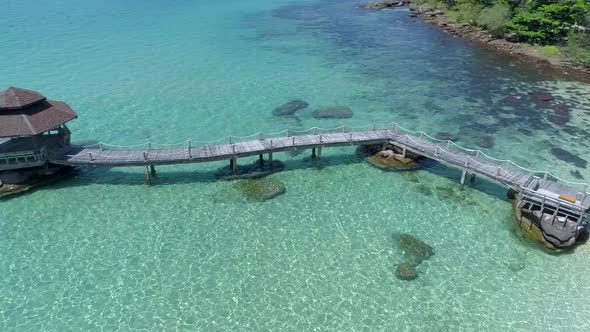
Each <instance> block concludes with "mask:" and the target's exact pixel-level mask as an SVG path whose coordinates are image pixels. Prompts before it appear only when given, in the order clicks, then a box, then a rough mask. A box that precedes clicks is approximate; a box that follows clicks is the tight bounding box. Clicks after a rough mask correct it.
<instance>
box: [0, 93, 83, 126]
mask: <svg viewBox="0 0 590 332" xmlns="http://www.w3.org/2000/svg"><path fill="white" fill-rule="evenodd" d="M76 117H77V115H76V113H75V112H74V111H73V110H72V109H71V108H70V106H68V105H67V104H66V103H64V102H61V101H53V100H47V99H45V97H44V96H43V95H41V94H39V93H37V92H35V91H30V90H25V89H18V88H9V89H7V90H5V91H0V137H18V136H33V135H38V134H42V133H44V132H46V131H49V130H52V129H55V128H57V127H59V126H60V125H62V124H64V123H66V122H68V121H70V120H73V119H75V118H76Z"/></svg>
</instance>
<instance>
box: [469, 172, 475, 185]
mask: <svg viewBox="0 0 590 332" xmlns="http://www.w3.org/2000/svg"><path fill="white" fill-rule="evenodd" d="M469 180H470V181H471V183H475V173H471V179H469Z"/></svg>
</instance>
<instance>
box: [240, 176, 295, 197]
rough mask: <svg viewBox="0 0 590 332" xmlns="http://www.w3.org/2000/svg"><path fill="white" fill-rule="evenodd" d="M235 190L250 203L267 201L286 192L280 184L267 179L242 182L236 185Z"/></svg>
mask: <svg viewBox="0 0 590 332" xmlns="http://www.w3.org/2000/svg"><path fill="white" fill-rule="evenodd" d="M236 188H237V189H238V190H239V191H240V192H241V193H242V195H243V196H244V197H245V198H246V200H248V201H252V202H262V201H267V200H269V199H273V198H275V197H277V196H279V195H282V194H284V193H285V192H287V189H286V188H285V186H284V185H283V184H282V183H281V182H279V181H277V180H273V179H267V178H263V179H253V180H242V181H239V182H237V183H236Z"/></svg>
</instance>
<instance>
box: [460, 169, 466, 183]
mask: <svg viewBox="0 0 590 332" xmlns="http://www.w3.org/2000/svg"><path fill="white" fill-rule="evenodd" d="M466 176H467V170H463V174H461V187H463V186H464V185H465V177H466Z"/></svg>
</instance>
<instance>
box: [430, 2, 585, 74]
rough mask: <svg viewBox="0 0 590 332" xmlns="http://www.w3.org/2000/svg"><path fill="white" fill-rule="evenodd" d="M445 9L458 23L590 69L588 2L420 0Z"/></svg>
mask: <svg viewBox="0 0 590 332" xmlns="http://www.w3.org/2000/svg"><path fill="white" fill-rule="evenodd" d="M423 1H425V2H428V4H430V5H431V6H433V7H438V8H440V7H444V8H445V9H447V10H448V14H449V16H450V17H451V18H452V19H453V20H455V21H457V22H464V23H468V24H473V25H477V26H481V27H483V28H485V29H487V30H488V31H489V32H490V33H491V34H492V35H494V36H496V37H502V38H506V39H507V40H510V41H516V42H525V43H530V44H538V45H555V46H545V47H543V50H544V52H545V53H547V55H548V56H551V55H555V54H556V53H557V54H558V53H560V52H562V51H563V53H565V54H566V55H567V56H568V57H570V58H572V59H574V60H577V61H579V62H582V63H584V64H586V65H590V0H423Z"/></svg>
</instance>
